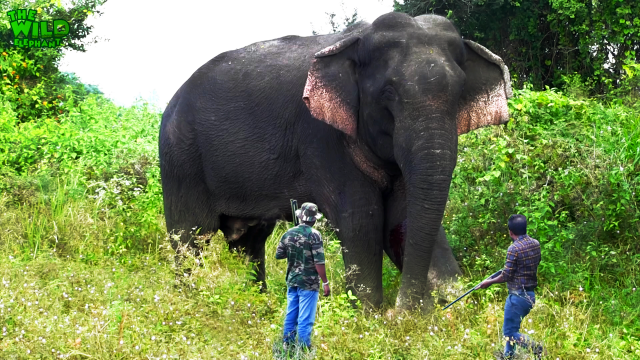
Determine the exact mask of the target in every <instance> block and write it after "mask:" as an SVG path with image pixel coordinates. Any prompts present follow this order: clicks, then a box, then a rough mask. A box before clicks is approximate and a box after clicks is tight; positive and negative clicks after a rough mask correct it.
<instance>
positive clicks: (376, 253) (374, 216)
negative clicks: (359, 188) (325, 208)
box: [336, 194, 384, 308]
mask: <svg viewBox="0 0 640 360" xmlns="http://www.w3.org/2000/svg"><path fill="white" fill-rule="evenodd" d="M376 195H377V194H376ZM349 205H351V206H349ZM383 214H384V211H383V206H382V201H381V200H380V198H379V196H362V197H355V198H352V199H351V200H350V201H349V202H347V204H345V205H344V206H343V207H342V208H340V209H338V216H337V223H336V225H337V228H338V230H339V231H338V237H339V238H340V240H341V241H342V256H343V258H344V264H345V271H346V285H347V290H352V292H353V293H354V294H355V295H356V296H357V297H358V299H360V301H361V302H362V304H363V305H364V306H365V307H374V308H377V307H380V306H381V305H382V235H383V223H384V221H383V220H384V218H383V217H384V215H383Z"/></svg>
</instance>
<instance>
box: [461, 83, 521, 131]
mask: <svg viewBox="0 0 640 360" xmlns="http://www.w3.org/2000/svg"><path fill="white" fill-rule="evenodd" d="M460 106H461V108H460V109H459V110H458V119H457V125H458V135H462V134H466V133H468V132H469V131H471V130H475V129H478V128H481V127H483V126H488V125H498V124H504V123H506V122H507V121H509V108H508V107H507V98H506V96H505V90H504V85H503V84H502V83H500V85H499V86H496V87H495V88H493V90H491V91H489V92H486V93H482V94H478V95H475V96H473V97H472V99H468V100H467V101H465V102H464V103H463V104H460Z"/></svg>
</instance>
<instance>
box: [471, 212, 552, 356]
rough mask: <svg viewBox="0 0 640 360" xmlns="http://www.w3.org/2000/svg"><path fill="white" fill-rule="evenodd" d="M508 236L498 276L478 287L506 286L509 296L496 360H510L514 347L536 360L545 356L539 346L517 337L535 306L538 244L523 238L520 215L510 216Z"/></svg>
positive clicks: (524, 223) (524, 224) (523, 222)
mask: <svg viewBox="0 0 640 360" xmlns="http://www.w3.org/2000/svg"><path fill="white" fill-rule="evenodd" d="M507 225H508V227H509V236H510V237H511V239H512V240H513V243H512V244H511V246H509V249H507V261H506V263H505V266H504V269H503V270H502V274H500V276H498V277H496V278H493V279H487V280H485V281H483V282H482V283H481V284H480V288H482V289H486V288H488V287H489V286H491V285H493V284H497V283H503V282H506V283H507V289H508V290H509V296H507V300H506V302H505V306H504V323H503V326H502V333H503V335H504V336H505V337H506V338H507V343H506V345H505V349H504V355H501V356H499V358H500V359H512V358H513V356H514V353H515V347H514V345H518V346H521V347H523V348H529V349H531V350H533V353H534V355H535V356H536V359H540V358H541V357H542V355H543V353H544V352H546V351H545V350H544V349H543V347H542V345H539V344H536V343H535V342H534V341H533V340H531V339H530V338H529V337H528V336H527V335H525V334H521V333H520V332H519V331H520V324H521V322H522V319H523V318H524V317H525V316H527V314H529V311H531V309H532V308H533V305H534V304H535V302H536V295H535V292H534V290H535V288H536V287H537V286H538V276H537V274H538V265H539V264H540V260H541V252H540V243H539V242H538V240H536V239H534V238H532V237H530V236H529V235H527V218H526V217H525V216H524V215H511V217H510V218H509V222H508V223H507Z"/></svg>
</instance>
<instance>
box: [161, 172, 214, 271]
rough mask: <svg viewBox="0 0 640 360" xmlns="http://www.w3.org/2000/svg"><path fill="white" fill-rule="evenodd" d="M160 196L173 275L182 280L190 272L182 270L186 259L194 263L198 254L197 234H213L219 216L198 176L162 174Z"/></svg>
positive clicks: (199, 251) (199, 249) (186, 269)
mask: <svg viewBox="0 0 640 360" xmlns="http://www.w3.org/2000/svg"><path fill="white" fill-rule="evenodd" d="M162 181H163V195H164V209H165V219H166V222H167V231H168V233H169V236H170V237H171V247H172V248H173V249H174V250H175V251H176V257H175V259H176V267H177V269H176V276H177V277H178V278H183V277H184V276H185V274H186V275H189V274H190V272H191V269H188V268H183V264H184V260H185V259H186V257H187V256H194V257H195V258H196V260H199V259H198V257H199V256H200V254H201V251H202V244H199V243H198V242H197V240H198V237H199V236H200V235H206V234H209V233H214V234H215V233H216V232H217V231H218V229H219V228H220V214H219V212H218V211H216V210H215V209H214V207H213V206H214V205H213V204H214V202H213V201H212V200H213V199H212V196H211V193H210V191H209V189H208V188H207V186H206V185H205V184H204V183H203V182H202V181H201V180H200V179H199V177H198V176H190V177H185V176H177V175H176V174H175V173H170V174H167V173H166V172H165V174H163V178H162Z"/></svg>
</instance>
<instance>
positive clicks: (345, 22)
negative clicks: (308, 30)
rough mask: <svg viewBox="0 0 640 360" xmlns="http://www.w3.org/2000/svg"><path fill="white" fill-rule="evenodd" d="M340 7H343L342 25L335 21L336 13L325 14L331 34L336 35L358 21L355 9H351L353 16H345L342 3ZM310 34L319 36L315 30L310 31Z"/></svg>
mask: <svg viewBox="0 0 640 360" xmlns="http://www.w3.org/2000/svg"><path fill="white" fill-rule="evenodd" d="M342 7H343V14H344V15H343V16H344V17H343V19H342V23H340V22H337V21H336V16H337V15H336V13H334V12H332V13H325V14H326V15H327V17H329V25H331V33H333V34H335V33H338V32H340V31H342V30H344V29H345V28H347V27H349V26H351V25H353V24H355V23H357V22H358V21H359V19H358V10H357V9H353V14H351V15H347V14H346V12H344V3H343V4H342ZM312 34H313V35H320V34H318V33H317V32H316V31H315V30H313V31H312Z"/></svg>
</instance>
